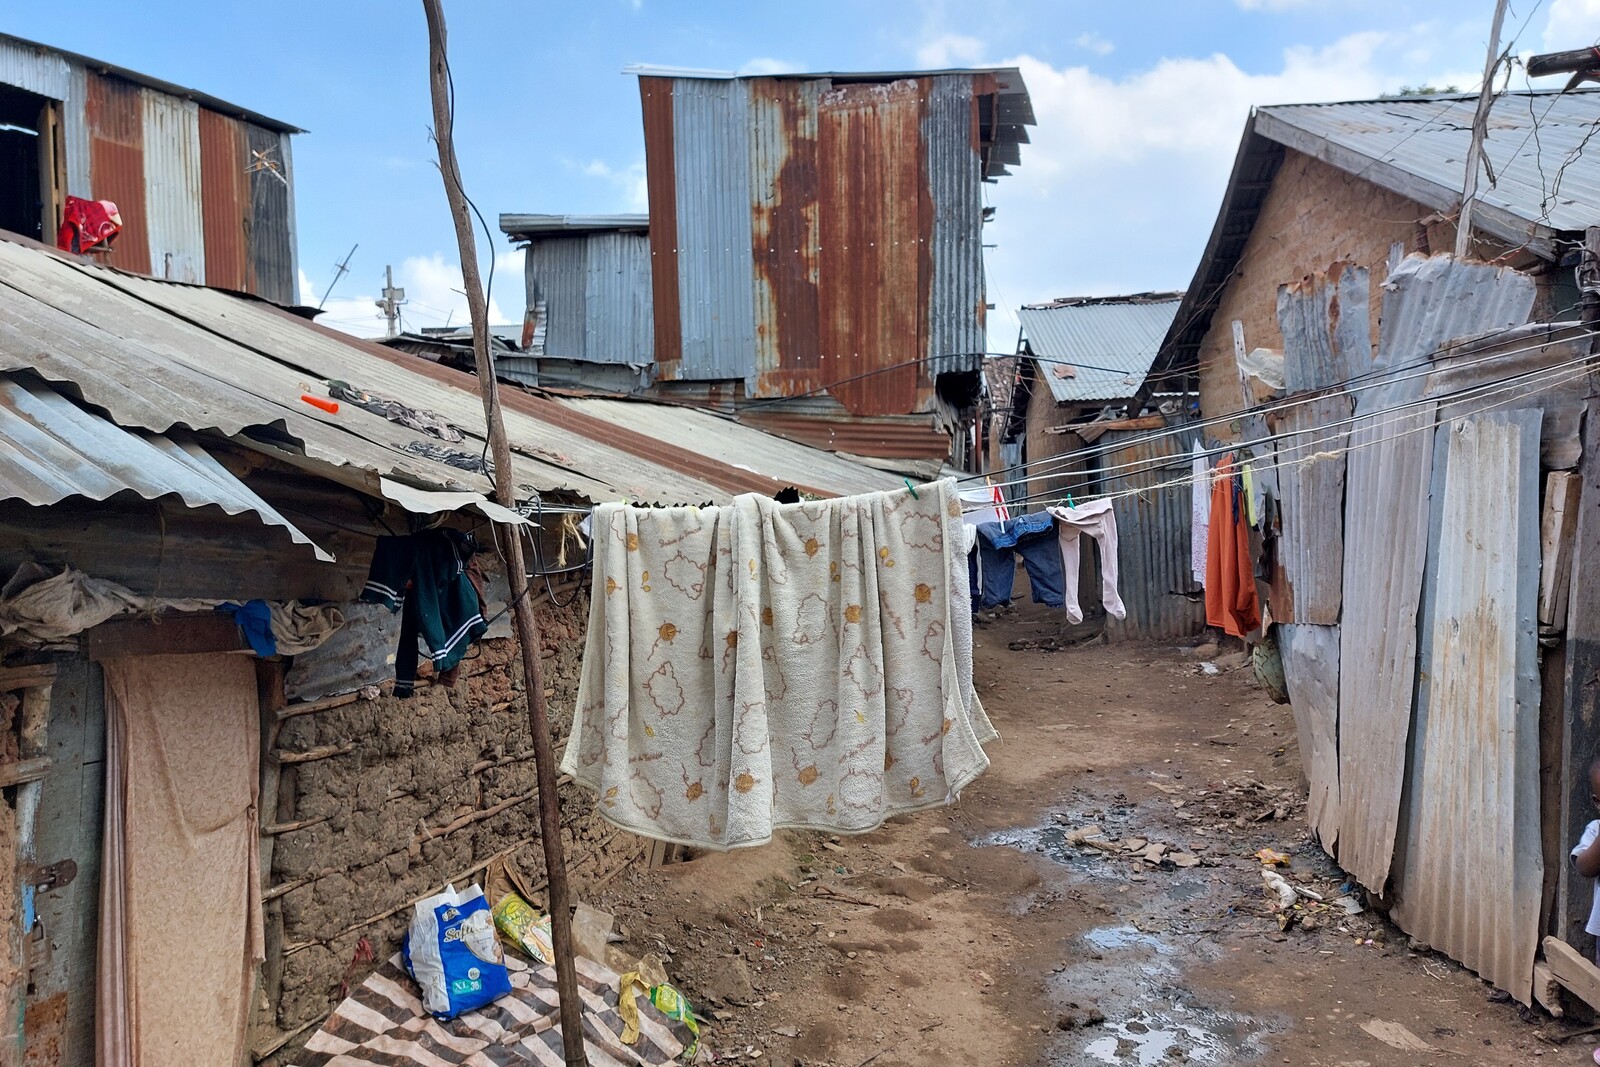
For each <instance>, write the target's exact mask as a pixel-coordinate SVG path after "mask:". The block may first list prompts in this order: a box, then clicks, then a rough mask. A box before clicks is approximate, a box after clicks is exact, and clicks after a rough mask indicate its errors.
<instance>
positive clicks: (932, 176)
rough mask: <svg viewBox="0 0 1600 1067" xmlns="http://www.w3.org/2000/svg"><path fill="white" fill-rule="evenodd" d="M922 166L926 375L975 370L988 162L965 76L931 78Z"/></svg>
mask: <svg viewBox="0 0 1600 1067" xmlns="http://www.w3.org/2000/svg"><path fill="white" fill-rule="evenodd" d="M926 81H927V83H928V86H929V88H928V93H927V104H926V108H925V113H924V115H923V119H922V144H923V151H924V153H925V159H924V160H923V169H924V171H925V173H926V175H927V178H926V182H927V188H928V192H929V195H930V196H931V198H932V202H933V225H932V242H931V245H930V251H931V259H932V268H933V278H932V285H931V288H930V289H929V292H928V301H927V316H928V351H927V356H928V373H929V374H932V375H939V374H945V373H948V372H950V371H970V370H976V369H977V368H978V367H979V366H981V365H982V362H983V357H982V355H981V353H982V352H983V350H984V349H985V348H986V347H987V338H986V336H985V334H984V319H985V308H984V300H985V298H984V286H983V175H982V166H983V162H982V160H981V159H980V158H979V155H978V111H977V108H976V107H974V106H973V102H972V99H973V98H972V82H971V81H970V80H969V79H966V78H928V79H926Z"/></svg>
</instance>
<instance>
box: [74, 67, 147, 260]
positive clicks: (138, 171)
mask: <svg viewBox="0 0 1600 1067" xmlns="http://www.w3.org/2000/svg"><path fill="white" fill-rule="evenodd" d="M87 79H88V80H87V85H88V93H87V97H86V99H85V112H86V115H87V118H88V126H89V180H90V183H91V184H92V185H93V187H94V198H95V199H96V200H110V201H112V202H113V203H115V204H116V205H117V209H118V210H119V211H120V212H121V213H122V232H121V233H119V234H117V237H116V240H115V241H114V242H113V244H112V250H111V252H110V253H109V254H108V255H107V256H106V257H105V262H107V263H109V264H110V265H111V266H113V267H117V268H120V269H121V270H129V271H135V272H137V273H139V274H148V273H149V272H150V237H149V233H150V231H149V226H148V224H147V222H146V211H145V193H144V188H145V177H144V110H143V108H142V107H141V105H140V102H139V89H138V87H137V86H135V85H132V84H130V83H128V82H125V81H122V80H121V79H120V78H111V77H107V76H105V75H103V74H96V73H94V72H93V71H90V72H89V74H88V76H87Z"/></svg>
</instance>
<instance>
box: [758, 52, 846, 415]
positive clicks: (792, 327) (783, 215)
mask: <svg viewBox="0 0 1600 1067" xmlns="http://www.w3.org/2000/svg"><path fill="white" fill-rule="evenodd" d="M822 89H823V83H822V82H816V81H784V80H762V81H754V82H751V83H750V109H751V114H750V126H751V130H750V219H751V227H752V239H753V241H754V243H755V314H756V341H757V344H756V352H755V366H754V373H752V374H750V375H748V376H747V377H746V380H745V388H746V390H747V391H748V392H749V393H750V395H752V396H762V397H772V396H786V395H791V394H794V393H803V392H806V391H807V390H811V389H817V388H820V387H821V386H823V385H826V384H827V382H826V381H824V380H823V376H822V374H821V373H819V360H818V357H819V355H820V353H819V351H818V348H817V337H818V327H817V322H818V314H819V312H818V308H817V249H818V248H819V247H820V246H821V244H822V235H821V232H820V230H819V228H818V222H817V212H816V211H815V210H808V209H807V208H808V205H813V204H815V203H816V200H817V97H818V96H820V95H821V92H822Z"/></svg>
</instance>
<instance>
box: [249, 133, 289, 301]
mask: <svg viewBox="0 0 1600 1067" xmlns="http://www.w3.org/2000/svg"><path fill="white" fill-rule="evenodd" d="M244 126H245V134H246V140H247V141H248V143H249V148H250V167H251V170H250V269H251V271H252V274H251V278H250V282H251V286H250V291H251V292H253V293H256V294H258V295H260V296H263V297H265V298H266V299H268V300H275V301H277V302H278V303H280V304H293V303H295V302H296V301H295V285H296V278H295V244H294V194H293V191H292V184H293V182H294V171H293V166H292V163H291V160H290V157H289V135H288V134H286V133H279V132H278V131H276V130H268V129H264V128H263V127H260V126H256V125H254V124H252V123H245V124H244ZM267 162H275V163H277V165H278V171H279V172H280V173H281V174H282V179H280V178H279V176H278V175H277V174H275V173H273V171H272V170H271V169H270V168H269V167H267V166H265V165H263V164H264V163H267ZM283 179H287V182H286V181H284V180H283Z"/></svg>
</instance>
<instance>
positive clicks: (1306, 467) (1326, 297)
mask: <svg viewBox="0 0 1600 1067" xmlns="http://www.w3.org/2000/svg"><path fill="white" fill-rule="evenodd" d="M1367 291H1368V290H1367V271H1366V270H1365V269H1364V268H1358V267H1353V266H1351V265H1349V264H1347V263H1336V264H1334V265H1333V266H1332V267H1330V268H1329V270H1328V272H1327V273H1325V274H1324V273H1317V274H1313V275H1310V276H1308V277H1306V278H1303V279H1301V280H1300V281H1299V282H1295V283H1292V284H1290V285H1285V286H1283V287H1282V288H1280V289H1279V290H1278V323H1279V328H1280V329H1281V330H1282V332H1283V352H1284V377H1285V381H1286V383H1287V386H1288V390H1289V392H1291V393H1299V392H1304V391H1310V390H1319V389H1321V390H1330V392H1328V393H1327V395H1324V396H1319V397H1316V398H1315V399H1311V400H1308V401H1306V402H1305V403H1302V404H1297V405H1295V406H1293V407H1291V408H1288V409H1286V410H1284V411H1283V412H1281V413H1280V414H1278V415H1276V416H1274V415H1269V416H1268V417H1267V423H1268V425H1269V426H1270V427H1271V428H1272V430H1273V431H1274V432H1275V433H1292V434H1295V436H1292V437H1285V438H1283V439H1282V440H1280V441H1279V443H1278V446H1277V463H1278V464H1279V468H1278V486H1279V492H1280V494H1281V496H1280V498H1279V499H1280V501H1281V504H1282V515H1283V531H1282V536H1281V537H1279V539H1278V562H1279V567H1278V568H1277V569H1276V570H1275V571H1274V574H1273V582H1272V595H1271V604H1272V617H1273V618H1274V619H1278V620H1280V621H1282V622H1301V623H1316V624H1318V625H1322V626H1335V625H1337V624H1338V622H1339V615H1340V610H1341V607H1342V605H1343V598H1344V523H1343V521H1342V516H1343V511H1344V488H1345V487H1344V482H1345V456H1344V453H1343V451H1342V450H1343V448H1344V445H1345V443H1346V441H1347V440H1348V437H1349V431H1348V429H1347V428H1346V427H1345V423H1346V422H1347V420H1348V419H1349V418H1350V415H1351V412H1352V411H1353V410H1354V401H1353V399H1352V398H1351V396H1350V395H1349V394H1348V393H1347V392H1345V391H1344V389H1343V388H1340V387H1339V386H1340V383H1342V382H1346V381H1348V380H1350V379H1351V378H1353V377H1354V376H1356V375H1358V374H1363V373H1365V372H1366V371H1367V370H1369V369H1370V368H1371V365H1372V341H1371V337H1372V334H1371V320H1370V319H1369V318H1368V310H1367ZM1330 427H1332V428H1330ZM1312 457H1317V458H1315V459H1313V458H1312Z"/></svg>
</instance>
